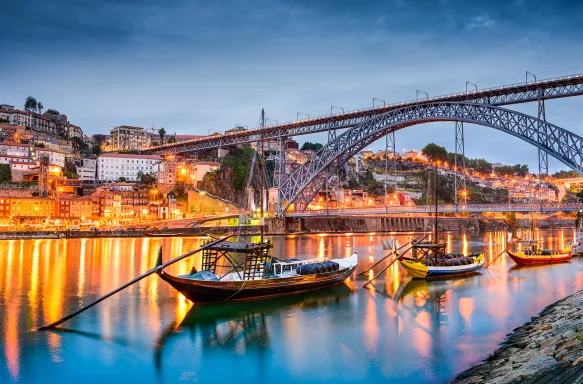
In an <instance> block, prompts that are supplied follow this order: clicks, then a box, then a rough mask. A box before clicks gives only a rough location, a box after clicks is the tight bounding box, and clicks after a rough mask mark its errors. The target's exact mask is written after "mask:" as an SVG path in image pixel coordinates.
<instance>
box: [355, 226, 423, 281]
mask: <svg viewBox="0 0 583 384" xmlns="http://www.w3.org/2000/svg"><path fill="white" fill-rule="evenodd" d="M427 236H429V235H424V236H423V237H422V238H421V240H424V239H425V238H427ZM413 241H417V240H413ZM413 241H409V242H407V243H405V244H403V245H401V246H400V247H399V248H398V249H396V250H395V251H393V252H391V253H389V254H388V255H386V256H385V257H383V258H382V259H380V260H379V261H377V262H376V263H374V264H373V265H372V267H370V268H369V269H367V270H366V271H363V272H360V273H359V275H365V274H366V273H368V271H370V270H371V269H373V268H374V267H376V266H377V265H379V264H380V263H382V262H383V261H385V260H386V259H387V258H388V257H391V256H392V255H398V254H399V251H400V250H401V249H403V248H405V247H406V246H408V245H409V244H411V243H412V242H413Z"/></svg>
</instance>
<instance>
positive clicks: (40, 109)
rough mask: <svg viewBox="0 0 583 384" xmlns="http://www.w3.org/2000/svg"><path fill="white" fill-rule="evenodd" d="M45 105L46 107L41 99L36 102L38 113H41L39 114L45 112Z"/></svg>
mask: <svg viewBox="0 0 583 384" xmlns="http://www.w3.org/2000/svg"><path fill="white" fill-rule="evenodd" d="M44 107H45V106H44V105H43V103H41V102H40V101H39V102H38V103H36V109H38V114H39V115H42V113H43V108H44Z"/></svg>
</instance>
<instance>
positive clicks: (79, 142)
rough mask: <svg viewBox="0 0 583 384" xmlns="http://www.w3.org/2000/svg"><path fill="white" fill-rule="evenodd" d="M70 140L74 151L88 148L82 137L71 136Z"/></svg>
mask: <svg viewBox="0 0 583 384" xmlns="http://www.w3.org/2000/svg"><path fill="white" fill-rule="evenodd" d="M71 142H72V143H73V148H74V149H75V150H76V151H87V150H88V149H89V146H88V145H87V144H85V142H84V141H83V139H82V138H80V137H73V138H72V139H71Z"/></svg>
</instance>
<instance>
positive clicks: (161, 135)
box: [158, 127, 166, 144]
mask: <svg viewBox="0 0 583 384" xmlns="http://www.w3.org/2000/svg"><path fill="white" fill-rule="evenodd" d="M158 134H159V135H160V143H161V144H164V136H166V130H165V129H164V127H162V128H160V130H159V131H158Z"/></svg>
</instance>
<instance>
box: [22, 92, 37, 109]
mask: <svg viewBox="0 0 583 384" xmlns="http://www.w3.org/2000/svg"><path fill="white" fill-rule="evenodd" d="M37 105H38V102H37V101H36V99H35V98H34V97H32V96H28V97H27V98H26V100H25V101H24V110H25V111H27V112H35V111H36V108H37Z"/></svg>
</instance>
